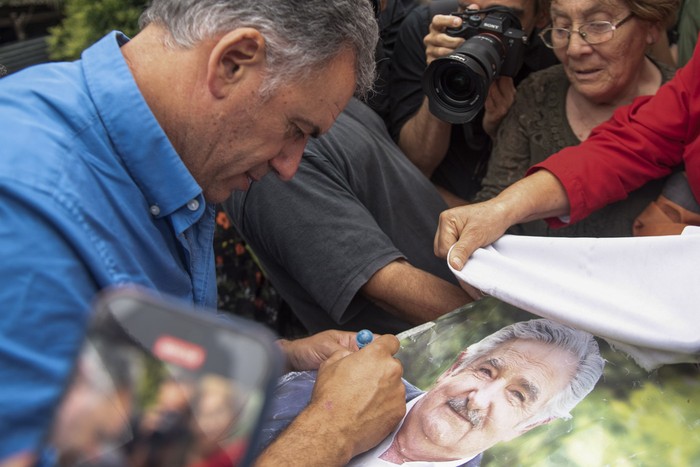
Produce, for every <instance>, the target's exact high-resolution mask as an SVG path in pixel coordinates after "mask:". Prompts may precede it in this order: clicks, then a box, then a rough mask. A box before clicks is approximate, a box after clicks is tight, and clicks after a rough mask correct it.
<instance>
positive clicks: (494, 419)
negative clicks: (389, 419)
mask: <svg viewBox="0 0 700 467" xmlns="http://www.w3.org/2000/svg"><path fill="white" fill-rule="evenodd" d="M467 358H468V357H467ZM575 368H576V361H575V357H574V356H573V355H572V354H571V353H570V352H568V351H566V350H563V349H560V348H557V347H554V346H551V345H547V344H543V343H540V342H537V341H532V340H522V339H514V340H512V341H508V342H505V343H504V344H501V345H500V346H499V347H497V348H496V349H495V350H494V351H492V352H491V353H489V354H488V355H485V356H483V357H480V358H478V359H477V360H476V361H474V362H472V363H470V364H468V365H467V366H466V367H465V368H462V369H457V368H455V367H453V368H452V369H450V370H448V371H447V372H446V373H444V374H443V375H442V376H441V377H440V379H439V380H438V382H437V384H436V385H435V387H433V389H431V390H430V391H429V392H428V393H427V394H426V395H425V396H424V397H423V399H421V400H420V401H418V402H417V403H416V405H415V406H414V407H413V409H412V410H411V411H410V413H409V415H408V416H407V418H406V421H405V422H404V425H403V426H402V427H401V430H400V431H399V436H401V433H402V432H403V435H405V437H404V439H406V440H409V443H410V449H411V450H414V449H415V450H416V451H415V452H413V455H414V456H417V455H420V456H424V457H422V458H423V459H426V460H451V459H462V458H468V457H473V456H475V455H476V454H478V453H480V452H483V451H484V450H486V449H487V448H489V447H491V446H493V445H494V444H496V443H498V442H500V441H506V440H510V439H512V438H515V437H516V436H518V435H520V434H522V433H524V432H525V431H527V430H529V429H530V428H532V426H528V427H524V426H522V425H521V423H522V422H524V421H525V420H527V419H529V418H530V417H531V416H533V415H535V414H537V413H538V412H539V411H540V410H541V409H542V408H543V406H544V405H545V404H546V403H547V402H548V401H549V400H550V399H551V398H552V396H554V395H556V394H557V393H559V392H560V391H561V390H562V389H564V388H565V387H566V385H567V384H568V383H569V382H570V380H571V378H572V377H573V375H574V372H575ZM399 443H401V438H400V437H399ZM404 446H405V445H404ZM413 458H417V457H413Z"/></svg>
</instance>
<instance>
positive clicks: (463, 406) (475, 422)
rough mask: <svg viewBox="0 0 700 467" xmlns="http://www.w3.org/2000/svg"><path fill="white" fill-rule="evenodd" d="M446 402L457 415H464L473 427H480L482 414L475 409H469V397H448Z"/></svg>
mask: <svg viewBox="0 0 700 467" xmlns="http://www.w3.org/2000/svg"><path fill="white" fill-rule="evenodd" d="M447 404H448V405H449V406H450V408H451V409H452V410H454V411H455V412H457V413H458V414H459V415H461V416H462V417H464V418H465V419H466V420H467V421H468V422H469V423H471V424H472V427H474V428H480V427H481V424H482V423H483V421H484V415H483V414H482V413H480V412H479V410H477V409H471V410H470V409H469V408H468V407H467V405H468V404H469V399H468V398H464V399H450V400H448V401H447Z"/></svg>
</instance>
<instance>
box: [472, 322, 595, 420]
mask: <svg viewBox="0 0 700 467" xmlns="http://www.w3.org/2000/svg"><path fill="white" fill-rule="evenodd" d="M513 339H522V340H531V341H538V342H542V343H545V344H550V345H553V346H556V347H559V348H561V349H564V350H567V351H568V352H570V353H571V354H572V355H574V356H575V357H576V358H577V360H578V365H577V367H576V372H575V374H574V376H573V378H572V379H571V381H570V382H569V384H568V386H566V388H564V390H562V391H561V392H559V393H558V394H556V395H555V396H554V397H552V399H551V400H550V401H548V402H547V404H546V405H545V406H544V407H543V408H542V411H541V412H540V413H538V414H535V415H534V416H533V417H531V418H530V419H528V420H526V421H525V422H523V425H525V426H527V425H530V424H533V423H537V422H539V421H543V420H547V419H550V418H564V419H567V418H571V415H570V413H569V412H570V411H571V410H572V409H573V408H574V407H576V404H578V403H579V402H580V401H581V400H583V398H584V397H586V395H587V394H588V393H589V392H591V391H592V390H593V388H594V387H595V385H596V383H597V382H598V379H600V376H601V375H602V374H603V367H604V366H605V360H604V359H603V358H602V357H601V356H600V349H599V348H598V343H597V342H596V340H595V338H594V337H593V336H592V335H591V334H589V333H588V332H586V331H581V330H579V329H574V328H571V327H569V326H566V325H564V324H560V323H557V322H554V321H551V320H548V319H533V320H530V321H522V322H519V323H514V324H511V325H509V326H506V327H504V328H502V329H499V330H498V331H496V332H494V333H493V334H491V335H489V336H486V337H485V338H483V339H482V340H480V341H479V342H477V343H475V344H472V345H470V346H469V347H468V348H467V358H466V359H465V361H463V362H462V363H461V364H460V368H459V369H462V368H464V367H467V366H469V365H470V364H472V363H473V362H475V361H476V360H477V359H479V358H481V357H483V356H485V355H488V354H489V353H491V352H493V350H495V349H496V348H497V347H499V346H500V345H501V344H503V343H505V342H508V341H511V340H513Z"/></svg>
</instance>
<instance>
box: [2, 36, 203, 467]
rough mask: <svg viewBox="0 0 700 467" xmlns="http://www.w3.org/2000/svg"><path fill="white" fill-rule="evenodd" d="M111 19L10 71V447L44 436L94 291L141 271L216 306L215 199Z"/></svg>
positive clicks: (6, 187)
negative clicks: (70, 53)
mask: <svg viewBox="0 0 700 467" xmlns="http://www.w3.org/2000/svg"><path fill="white" fill-rule="evenodd" d="M126 41H127V39H126V37H124V36H123V35H121V34H119V33H111V34H109V35H108V36H106V37H105V38H103V39H102V40H101V41H99V42H98V43H96V44H95V45H93V46H92V47H90V48H89V49H87V50H86V51H85V52H84V53H83V56H82V59H81V60H79V61H76V62H73V63H56V64H47V65H40V66H37V67H33V68H30V69H28V70H25V71H22V72H19V73H16V74H14V75H10V76H7V77H5V78H3V79H1V80H0V460H1V459H3V458H4V457H6V456H8V455H10V454H12V453H14V452H18V451H22V450H31V449H34V448H35V447H36V445H37V443H38V441H39V437H40V436H41V434H42V430H43V429H45V427H46V424H47V422H48V420H49V419H50V417H51V413H52V409H53V408H54V406H55V405H56V403H57V399H58V397H59V396H60V393H61V390H62V385H63V384H64V383H65V381H66V379H67V377H68V374H69V371H70V365H71V363H72V359H73V357H74V355H75V353H76V351H77V349H78V347H79V344H80V342H81V340H82V337H83V331H84V325H85V323H86V321H87V320H86V318H87V316H88V313H89V308H90V304H91V302H92V300H93V299H94V297H95V294H96V293H97V292H98V291H99V290H100V289H102V288H104V287H107V286H110V285H121V284H128V283H133V284H139V285H142V286H145V287H148V288H151V289H155V290H157V291H160V292H162V293H164V294H168V295H173V296H176V297H180V298H182V299H186V300H188V301H190V302H192V303H194V304H197V305H204V306H210V307H211V306H214V305H215V302H216V281H215V269H214V253H213V246H212V237H213V234H214V209H213V206H211V205H208V204H207V203H206V202H205V200H204V198H203V196H202V189H201V188H200V187H199V185H198V184H197V182H196V181H195V180H194V179H193V178H192V175H191V174H190V172H189V171H188V170H187V168H186V167H185V166H184V164H183V163H182V160H181V159H180V157H179V156H178V154H177V153H176V152H175V150H174V149H173V147H172V145H171V144H170V141H169V140H168V138H167V136H166V135H165V133H164V132H163V130H162V129H161V127H160V126H159V124H158V122H157V121H156V119H155V118H154V116H153V114H152V113H151V111H150V109H149V108H148V106H147V105H146V102H145V101H144V99H143V97H142V96H141V94H140V92H139V89H138V87H137V86H136V83H135V81H134V79H133V77H132V75H131V72H130V70H129V68H128V66H127V64H126V62H125V60H124V57H123V56H122V54H121V52H120V50H119V47H120V45H122V44H124V43H125V42H126Z"/></svg>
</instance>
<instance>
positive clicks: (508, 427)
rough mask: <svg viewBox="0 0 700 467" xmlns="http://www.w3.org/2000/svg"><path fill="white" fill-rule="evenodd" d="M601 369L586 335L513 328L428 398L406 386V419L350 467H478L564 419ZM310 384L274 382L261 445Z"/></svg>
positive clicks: (445, 377) (296, 379) (307, 375)
mask: <svg viewBox="0 0 700 467" xmlns="http://www.w3.org/2000/svg"><path fill="white" fill-rule="evenodd" d="M370 345H371V344H370ZM603 366H604V360H603V358H602V357H601V356H600V351H599V349H598V344H597V342H596V341H595V339H594V338H593V336H592V335H591V334H589V333H587V332H584V331H580V330H577V329H573V328H571V327H568V326H565V325H562V324H559V323H555V322H553V321H550V320H546V319H536V320H530V321H523V322H518V323H514V324H511V325H509V326H506V327H504V328H502V329H500V330H498V331H496V332H495V333H493V334H491V335H489V336H487V337H485V338H484V339H482V340H480V341H479V342H477V343H474V344H472V345H470V346H469V347H467V348H466V349H465V350H464V351H462V352H461V353H460V354H459V356H458V357H457V359H456V361H455V363H454V364H453V365H452V366H451V367H449V368H448V369H447V370H446V371H445V372H443V373H442V374H441V375H440V376H439V377H438V379H437V381H436V382H435V384H434V385H433V386H432V387H431V388H430V389H429V390H428V391H427V392H423V391H421V390H419V389H418V388H416V387H414V386H413V385H411V384H410V383H408V382H405V384H406V401H407V403H406V415H405V417H404V419H403V420H402V421H401V423H400V424H399V426H398V427H397V428H396V429H395V430H394V432H393V433H391V434H390V435H389V436H388V437H387V438H386V439H385V440H384V441H382V442H381V443H380V444H379V445H378V446H376V447H375V448H373V449H370V450H369V451H367V452H365V453H363V454H361V455H359V456H356V457H355V458H354V459H352V460H351V461H350V463H349V464H348V465H349V466H392V465H420V466H440V467H456V466H468V467H474V466H478V465H480V462H481V454H482V453H483V452H484V451H485V450H486V449H488V448H490V447H491V446H493V445H495V444H497V443H499V442H502V441H509V440H511V439H513V438H516V437H517V436H520V435H522V434H523V433H526V432H527V431H529V430H531V429H532V428H535V427H537V426H540V425H543V424H546V423H548V422H550V421H552V420H554V419H557V418H562V419H566V418H570V416H571V415H570V413H569V412H570V411H571V410H572V409H573V408H574V407H575V406H576V404H578V403H579V402H580V401H581V400H582V399H583V398H584V397H585V396H586V395H587V394H588V393H589V392H590V391H591V390H592V389H593V387H594V386H595V384H596V382H597V381H598V379H599V378H600V376H601V375H602V372H603ZM314 381H315V372H296V373H289V374H287V375H286V376H284V377H283V378H282V379H281V380H280V382H279V384H278V387H277V391H276V395H277V397H276V398H275V402H274V404H273V407H272V409H271V411H270V416H269V418H268V420H267V421H266V423H265V424H264V427H263V436H262V438H263V444H266V443H269V442H271V441H272V440H273V439H274V438H275V437H276V436H277V435H279V433H281V431H283V430H284V428H285V427H286V426H287V425H289V423H291V421H292V420H293V419H294V417H295V416H296V414H298V413H299V412H300V411H301V409H303V407H305V406H306V404H308V402H309V400H310V397H311V390H312V388H313V383H314ZM412 462H418V464H410V463H412Z"/></svg>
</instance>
